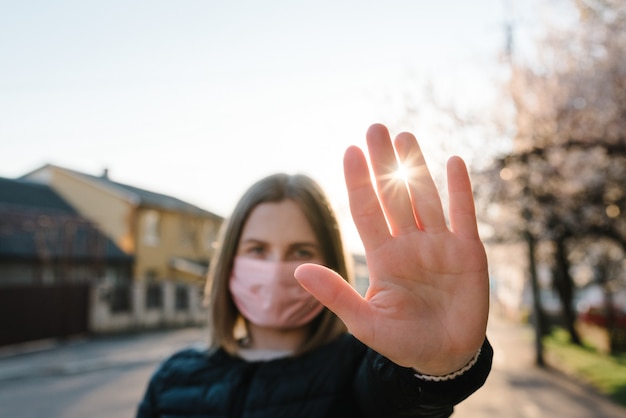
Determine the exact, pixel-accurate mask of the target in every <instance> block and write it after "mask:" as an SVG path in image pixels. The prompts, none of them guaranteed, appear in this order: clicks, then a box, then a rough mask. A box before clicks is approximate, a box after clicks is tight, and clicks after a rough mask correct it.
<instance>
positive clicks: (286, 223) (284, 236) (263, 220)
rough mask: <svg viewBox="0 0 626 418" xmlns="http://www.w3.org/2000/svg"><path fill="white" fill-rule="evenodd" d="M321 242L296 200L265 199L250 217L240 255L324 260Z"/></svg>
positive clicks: (276, 258) (239, 250)
mask: <svg viewBox="0 0 626 418" xmlns="http://www.w3.org/2000/svg"><path fill="white" fill-rule="evenodd" d="M321 254H322V253H321V250H320V247H319V243H318V242H317V239H316V237H315V234H314V233H313V229H312V228H311V225H309V222H308V221H307V219H306V217H305V216H304V213H303V212H302V210H301V209H300V207H299V206H298V204H297V203H295V202H294V201H293V200H289V199H287V200H283V201H281V202H277V203H275V202H269V203H261V204H260V205H258V206H257V207H256V208H254V209H253V210H252V212H251V213H250V216H249V217H248V220H247V221H246V223H245V225H244V227H243V231H242V233H241V238H240V240H239V246H238V248H237V256H240V257H248V258H254V259H258V260H265V261H301V262H303V263H307V262H312V263H318V264H323V261H324V260H322V255H321Z"/></svg>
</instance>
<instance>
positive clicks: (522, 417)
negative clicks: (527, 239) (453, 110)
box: [0, 317, 626, 418]
mask: <svg viewBox="0 0 626 418" xmlns="http://www.w3.org/2000/svg"><path fill="white" fill-rule="evenodd" d="M489 336H490V340H491V341H492V344H493V345H494V348H495V350H496V354H495V357H494V368H493V371H492V373H491V375H490V377H489V379H488V380H487V383H486V385H485V386H484V387H483V388H482V389H481V390H479V391H478V392H477V393H476V394H474V395H473V396H472V397H470V398H469V399H468V400H466V401H465V402H464V403H462V404H461V405H459V406H458V407H457V409H456V413H455V415H454V416H455V417H465V418H478V417H480V418H489V417H499V418H501V417H506V418H536V417H550V418H552V417H567V418H587V417H594V418H617V417H620V418H624V417H626V409H623V408H620V407H617V406H615V405H613V404H612V403H610V402H609V401H607V400H606V399H604V398H603V397H601V396H599V395H597V394H595V393H594V392H593V391H591V390H589V388H585V387H584V386H581V385H579V384H577V383H573V382H571V381H570V380H569V379H568V378H567V377H565V376H563V375H561V374H559V373H558V372H550V371H545V370H540V369H537V368H535V367H534V366H533V351H532V345H533V344H532V341H533V340H532V333H531V331H530V330H529V329H528V328H525V327H521V326H519V325H514V324H509V323H506V322H504V321H502V320H499V319H498V318H497V317H492V319H491V321H490V326H489ZM204 338H205V337H204V331H203V330H201V329H183V330H175V331H167V332H157V333H148V334H139V335H132V336H126V337H116V338H100V339H93V340H84V341H73V342H69V343H64V344H53V345H51V346H47V347H39V349H38V350H35V351H34V352H30V353H24V352H21V353H12V352H8V351H7V350H6V349H4V350H0V417H2V418H5V417H11V418H14V417H28V418H39V417H46V418H61V417H62V418H83V417H90V418H100V417H102V418H109V417H132V416H133V414H134V411H135V407H136V404H137V400H138V399H139V398H140V397H141V395H142V393H143V391H144V389H145V385H146V382H147V380H148V378H149V376H150V374H151V373H152V372H153V371H154V368H155V367H156V365H157V364H158V362H160V361H161V360H162V359H163V358H165V357H166V356H167V355H169V354H170V353H172V352H173V351H176V350H177V349H179V348H181V347H184V346H188V345H191V344H202V343H203V340H204Z"/></svg>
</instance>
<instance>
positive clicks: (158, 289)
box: [146, 282, 163, 309]
mask: <svg viewBox="0 0 626 418" xmlns="http://www.w3.org/2000/svg"><path fill="white" fill-rule="evenodd" d="M161 307H163V285H162V284H161V283H154V282H153V283H148V284H147V285H146V308H147V309H155V308H161Z"/></svg>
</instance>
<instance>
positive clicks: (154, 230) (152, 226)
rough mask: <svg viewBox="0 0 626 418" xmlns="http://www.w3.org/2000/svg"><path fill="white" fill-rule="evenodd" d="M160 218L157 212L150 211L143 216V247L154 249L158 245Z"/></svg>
mask: <svg viewBox="0 0 626 418" xmlns="http://www.w3.org/2000/svg"><path fill="white" fill-rule="evenodd" d="M160 229H161V218H160V216H159V212H157V211H154V210H151V211H148V212H146V213H145V214H144V216H143V242H144V244H145V245H148V246H151V247H155V246H157V245H159V242H160V239H161V234H160Z"/></svg>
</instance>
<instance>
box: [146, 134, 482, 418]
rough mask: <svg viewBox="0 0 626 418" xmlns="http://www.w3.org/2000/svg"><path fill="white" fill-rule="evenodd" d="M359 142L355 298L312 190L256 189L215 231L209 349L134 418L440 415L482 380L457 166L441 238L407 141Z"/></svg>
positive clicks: (469, 231) (469, 224)
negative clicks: (364, 281)
mask: <svg viewBox="0 0 626 418" xmlns="http://www.w3.org/2000/svg"><path fill="white" fill-rule="evenodd" d="M367 144H368V150H369V155H370V160H371V166H372V171H373V174H374V176H375V179H376V180H375V185H376V189H375V188H374V185H373V184H372V180H371V176H370V171H369V168H368V164H367V161H366V158H365V155H364V154H363V152H362V151H361V150H360V149H358V148H356V147H350V148H348V150H347V151H346V154H345V158H344V170H345V177H346V185H347V188H348V194H349V198H350V207H351V211H352V215H353V218H354V221H355V224H356V226H357V229H358V231H359V234H360V236H361V239H362V240H363V244H364V248H365V252H366V259H367V264H368V269H369V273H370V286H369V288H368V291H367V294H366V295H365V298H363V297H361V296H360V295H359V294H358V293H357V292H356V291H355V290H354V289H353V287H352V286H351V285H350V283H349V282H348V280H347V279H348V276H349V274H348V268H347V263H346V259H345V257H344V252H343V248H342V243H341V238H340V234H339V228H338V226H337V222H336V219H335V216H334V215H333V213H332V210H331V208H330V205H329V203H328V201H327V199H326V198H325V196H324V194H323V193H322V191H321V190H320V188H319V187H318V186H317V185H316V183H314V182H313V181H312V180H311V179H309V178H308V177H305V176H301V175H296V176H287V175H274V176H270V177H268V178H265V179H263V180H261V181H259V182H258V183H256V184H255V185H253V186H252V187H251V188H250V189H249V190H248V191H247V192H246V193H245V194H244V196H243V197H242V199H241V200H240V202H239V203H238V205H237V206H236V208H235V210H234V212H233V214H232V216H231V218H230V219H229V221H228V222H227V223H226V225H225V229H224V230H223V234H222V239H221V245H220V247H219V250H218V254H217V255H216V259H215V260H214V262H213V265H212V269H211V272H210V273H209V280H208V282H207V294H208V295H209V301H210V313H211V316H210V321H209V322H210V327H209V328H210V334H211V339H210V342H211V347H210V348H209V349H208V350H197V349H189V350H184V351H182V352H180V353H177V354H175V355H174V356H172V357H171V358H170V359H168V360H167V361H165V362H164V364H163V365H162V366H161V367H160V368H159V370H157V372H156V373H155V375H154V376H153V378H152V380H151V381H150V384H149V386H148V389H147V392H146V395H145V397H144V399H143V400H142V402H141V404H140V406H139V410H138V414H137V416H138V417H174V416H194V417H200V416H207V417H209V416H210V417H239V416H242V417H243V416H245V417H394V416H415V417H447V416H450V415H451V414H452V411H453V406H454V405H455V404H457V403H458V402H460V401H462V400H463V399H465V398H466V397H467V396H469V395H470V394H471V393H473V392H474V391H475V390H477V389H478V388H479V387H480V386H481V385H482V384H483V383H484V381H485V379H486V377H487V375H488V373H489V370H490V367H491V357H492V351H491V347H490V345H489V343H488V341H487V340H486V337H485V330H486V324H487V316H488V275H487V261H486V256H485V252H484V248H483V246H482V243H481V242H480V239H479V237H478V231H477V226H476V218H475V213H474V204H473V198H472V192H471V186H470V183H469V177H468V174H467V170H466V168H465V166H464V164H463V162H462V160H460V159H459V158H456V157H454V158H452V159H451V160H450V161H449V163H448V182H449V186H448V192H449V196H450V211H449V213H450V227H449V228H448V226H447V224H446V220H445V217H444V214H443V209H442V205H441V201H440V199H439V196H438V193H437V190H436V188H435V185H434V182H433V181H432V178H431V176H430V174H429V173H428V170H427V168H426V164H425V162H424V159H423V156H422V153H421V151H420V149H419V146H418V144H417V141H416V140H415V138H414V137H413V136H412V135H411V134H408V133H403V134H400V135H398V136H397V137H396V140H395V143H392V141H391V139H390V137H389V133H388V131H387V129H386V128H385V127H384V126H382V125H373V126H372V127H370V129H369V130H368V133H367ZM398 159H399V161H400V163H401V164H403V166H404V167H405V168H407V169H408V172H409V174H408V177H407V178H406V179H405V180H402V181H400V180H398V179H397V178H396V177H395V176H394V172H395V171H396V170H397V167H398ZM294 276H295V278H294ZM305 289H306V290H305Z"/></svg>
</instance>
